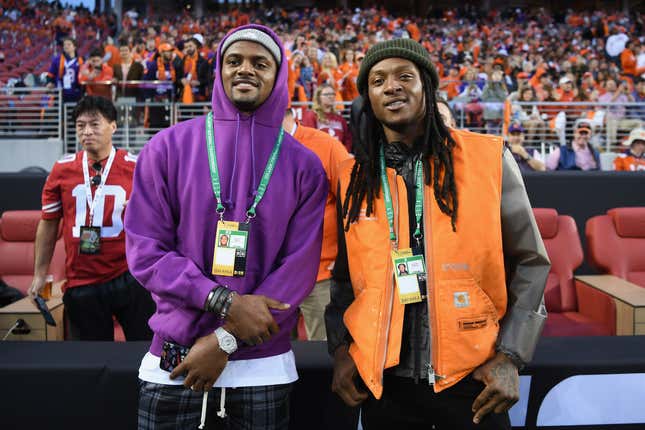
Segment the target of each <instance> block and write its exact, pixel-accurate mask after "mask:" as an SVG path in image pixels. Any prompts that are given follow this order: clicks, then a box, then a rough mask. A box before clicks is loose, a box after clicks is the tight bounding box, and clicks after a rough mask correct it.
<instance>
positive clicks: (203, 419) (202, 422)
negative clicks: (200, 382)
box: [197, 391, 208, 429]
mask: <svg viewBox="0 0 645 430" xmlns="http://www.w3.org/2000/svg"><path fill="white" fill-rule="evenodd" d="M207 407H208V391H204V397H202V416H201V418H200V419H199V427H197V428H198V429H203V428H204V425H206V408H207Z"/></svg>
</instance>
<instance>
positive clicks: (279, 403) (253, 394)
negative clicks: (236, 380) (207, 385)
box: [138, 380, 292, 430]
mask: <svg viewBox="0 0 645 430" xmlns="http://www.w3.org/2000/svg"><path fill="white" fill-rule="evenodd" d="M291 386H292V384H284V385H268V386H259V387H241V388H227V389H226V402H225V405H226V415H227V416H226V418H224V419H222V418H219V417H218V416H217V412H218V411H219V409H220V396H221V389H220V388H213V389H212V390H211V391H210V392H209V394H208V409H207V414H206V426H205V427H204V428H205V429H209V430H212V429H226V430H251V429H266V430H286V429H288V427H289V394H290V393H291ZM202 399H203V393H195V392H193V391H191V390H189V389H187V388H185V387H184V386H183V385H162V384H154V383H151V382H145V381H141V380H139V413H138V418H139V430H175V429H177V430H179V429H181V430H183V429H190V430H193V429H196V428H197V427H198V426H199V423H200V417H201V410H202Z"/></svg>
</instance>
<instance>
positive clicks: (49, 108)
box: [0, 87, 63, 139]
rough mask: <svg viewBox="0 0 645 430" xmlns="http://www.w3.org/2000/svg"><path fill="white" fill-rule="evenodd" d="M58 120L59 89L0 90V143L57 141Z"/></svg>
mask: <svg viewBox="0 0 645 430" xmlns="http://www.w3.org/2000/svg"><path fill="white" fill-rule="evenodd" d="M61 117H62V90H60V89H56V88H54V89H49V88H46V87H30V88H22V87H18V88H16V87H3V88H0V139H2V138H14V139H15V138H23V139H49V138H58V139H60V138H61V136H62V132H63V125H62V122H61V120H60V119H61Z"/></svg>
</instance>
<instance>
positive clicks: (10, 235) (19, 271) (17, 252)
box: [0, 211, 65, 294]
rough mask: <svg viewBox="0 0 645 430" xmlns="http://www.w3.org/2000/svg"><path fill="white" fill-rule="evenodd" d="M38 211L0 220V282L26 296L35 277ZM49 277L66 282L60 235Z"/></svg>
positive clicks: (10, 213) (12, 214)
mask: <svg viewBox="0 0 645 430" xmlns="http://www.w3.org/2000/svg"><path fill="white" fill-rule="evenodd" d="M40 214H41V212H40V211H7V212H4V213H3V214H2V218H0V278H1V279H2V280H3V281H4V282H6V283H7V285H10V286H12V287H14V288H17V289H19V290H20V291H22V292H23V293H25V294H27V290H29V286H30V285H31V280H32V278H33V273H34V241H35V240H36V229H37V227H38V221H40ZM49 273H51V274H53V275H54V282H58V281H60V280H63V279H65V246H64V244H63V239H62V238H61V233H60V231H59V234H58V241H57V242H56V248H55V249H54V256H53V258H52V262H51V265H50V266H49Z"/></svg>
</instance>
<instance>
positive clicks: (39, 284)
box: [27, 276, 45, 299]
mask: <svg viewBox="0 0 645 430" xmlns="http://www.w3.org/2000/svg"><path fill="white" fill-rule="evenodd" d="M44 287H45V277H44V276H34V279H33V280H32V281H31V286H30V287H29V290H28V291H27V293H28V294H29V297H31V298H32V299H35V298H36V296H37V295H38V294H40V292H41V291H42V290H43V288H44Z"/></svg>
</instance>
